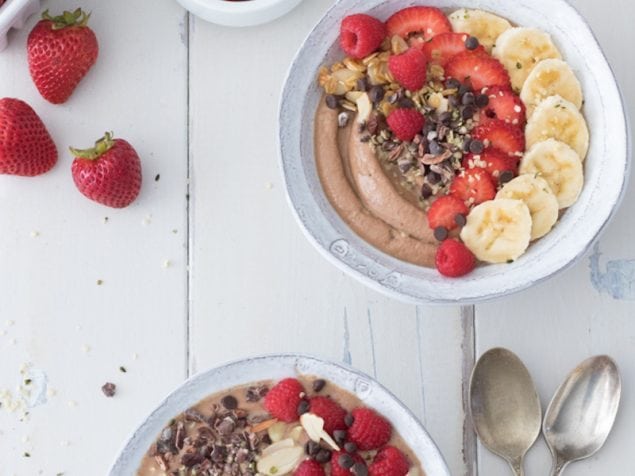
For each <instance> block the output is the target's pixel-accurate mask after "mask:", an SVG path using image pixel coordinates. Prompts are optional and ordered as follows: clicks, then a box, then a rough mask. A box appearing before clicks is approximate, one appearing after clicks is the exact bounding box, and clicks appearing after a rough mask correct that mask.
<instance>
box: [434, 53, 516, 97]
mask: <svg viewBox="0 0 635 476" xmlns="http://www.w3.org/2000/svg"><path fill="white" fill-rule="evenodd" d="M445 75H446V76H447V77H448V78H454V79H456V80H458V81H460V82H461V83H468V82H469V83H470V84H471V85H472V88H474V90H475V91H480V90H481V89H483V88H485V87H487V86H504V87H509V86H510V84H511V83H510V80H509V74H508V73H507V71H506V70H505V67H504V66H503V65H502V64H501V63H500V61H498V60H497V59H495V58H492V57H491V56H489V55H488V54H486V53H484V52H483V51H479V50H476V51H465V52H463V53H459V54H458V55H456V56H454V57H453V58H452V59H450V61H448V63H447V65H446V68H445Z"/></svg>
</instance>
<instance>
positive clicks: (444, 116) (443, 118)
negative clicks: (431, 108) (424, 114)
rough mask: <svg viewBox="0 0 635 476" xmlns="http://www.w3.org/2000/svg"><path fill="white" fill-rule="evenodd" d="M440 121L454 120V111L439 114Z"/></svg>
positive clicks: (444, 122)
mask: <svg viewBox="0 0 635 476" xmlns="http://www.w3.org/2000/svg"><path fill="white" fill-rule="evenodd" d="M439 122H441V123H442V124H446V125H447V124H449V123H450V122H452V113H451V112H449V111H446V112H444V113H442V114H441V115H440V116H439Z"/></svg>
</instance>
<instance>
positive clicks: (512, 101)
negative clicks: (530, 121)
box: [480, 86, 527, 127]
mask: <svg viewBox="0 0 635 476" xmlns="http://www.w3.org/2000/svg"><path fill="white" fill-rule="evenodd" d="M483 94H487V97H488V98H489V103H488V104H487V106H486V107H484V108H483V109H482V110H481V115H480V122H481V124H485V123H486V122H489V121H491V120H492V119H500V120H501V121H504V122H507V123H509V124H512V125H514V126H518V127H525V123H526V122H527V119H526V115H525V105H524V104H523V102H522V101H521V100H520V98H519V97H518V95H517V94H516V93H514V91H512V90H511V88H504V87H500V86H493V87H491V88H487V90H486V91H483Z"/></svg>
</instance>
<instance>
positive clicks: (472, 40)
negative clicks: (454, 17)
mask: <svg viewBox="0 0 635 476" xmlns="http://www.w3.org/2000/svg"><path fill="white" fill-rule="evenodd" d="M478 45H479V42H478V38H476V37H474V36H469V37H468V38H467V40H465V47H466V48H467V49H468V50H470V51H473V50H475V49H476V48H478Z"/></svg>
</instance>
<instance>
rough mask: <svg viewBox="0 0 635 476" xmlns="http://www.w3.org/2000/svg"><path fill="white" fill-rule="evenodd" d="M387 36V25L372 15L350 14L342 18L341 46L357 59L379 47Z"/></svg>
mask: <svg viewBox="0 0 635 476" xmlns="http://www.w3.org/2000/svg"><path fill="white" fill-rule="evenodd" d="M384 38H386V25H384V24H383V23H382V22H380V21H379V20H377V18H373V17H371V16H370V15H364V14H362V13H360V14H357V15H350V16H347V17H346V18H344V20H342V26H341V28H340V46H341V47H342V49H343V50H344V52H345V53H346V54H347V55H348V56H350V57H352V58H355V59H362V58H364V57H366V56H368V55H369V54H371V53H372V52H373V51H375V50H376V49H377V48H379V47H380V46H381V44H382V42H383V41H384Z"/></svg>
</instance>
